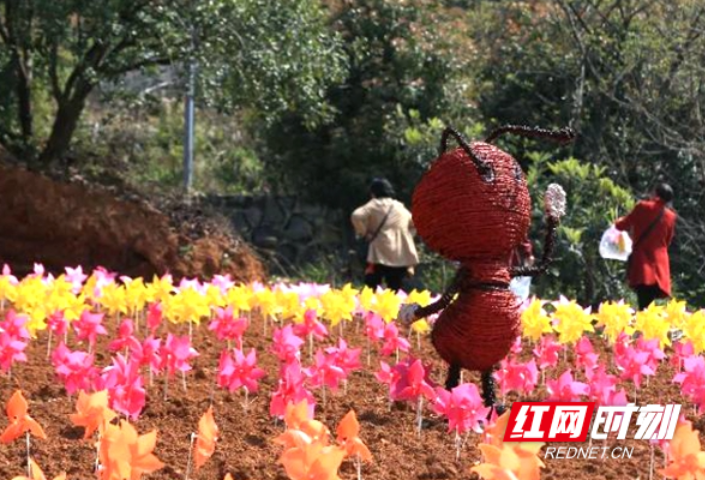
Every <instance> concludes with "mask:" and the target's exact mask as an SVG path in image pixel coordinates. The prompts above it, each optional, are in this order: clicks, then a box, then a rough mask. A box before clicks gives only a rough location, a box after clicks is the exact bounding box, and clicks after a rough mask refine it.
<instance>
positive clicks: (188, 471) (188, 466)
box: [184, 432, 198, 480]
mask: <svg viewBox="0 0 705 480" xmlns="http://www.w3.org/2000/svg"><path fill="white" fill-rule="evenodd" d="M190 437H191V443H190V445H189V447H188V460H187V461H186V474H185V475H184V480H188V477H189V475H191V468H192V466H193V442H194V441H195V440H196V438H197V437H198V435H197V434H195V433H193V432H191V435H190Z"/></svg>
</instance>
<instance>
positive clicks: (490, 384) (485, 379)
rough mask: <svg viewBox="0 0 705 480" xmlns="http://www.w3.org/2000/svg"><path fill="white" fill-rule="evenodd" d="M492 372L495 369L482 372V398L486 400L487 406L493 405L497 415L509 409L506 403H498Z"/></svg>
mask: <svg viewBox="0 0 705 480" xmlns="http://www.w3.org/2000/svg"><path fill="white" fill-rule="evenodd" d="M492 373H493V370H485V371H484V372H482V399H483V400H484V401H485V406H486V407H492V408H494V409H495V411H496V412H497V415H502V414H503V413H504V412H505V411H506V410H507V409H506V408H505V406H504V405H501V404H497V397H496V395H495V389H494V383H495V382H494V377H493V376H492ZM490 413H491V412H490Z"/></svg>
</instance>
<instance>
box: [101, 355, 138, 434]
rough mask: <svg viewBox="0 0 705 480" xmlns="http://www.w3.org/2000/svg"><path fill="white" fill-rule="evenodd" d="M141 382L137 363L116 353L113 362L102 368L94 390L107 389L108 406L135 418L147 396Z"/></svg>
mask: <svg viewBox="0 0 705 480" xmlns="http://www.w3.org/2000/svg"><path fill="white" fill-rule="evenodd" d="M143 383H144V382H143V380H142V376H141V375H140V373H139V365H138V363H137V362H136V361H131V362H128V361H127V359H125V357H123V356H122V355H120V354H118V355H117V356H115V357H113V364H112V365H110V366H109V367H106V368H104V369H103V372H102V374H101V376H100V379H99V380H98V381H97V382H96V390H108V394H109V398H110V408H112V409H113V410H115V411H116V412H119V413H122V414H123V415H126V416H128V417H130V418H131V419H133V420H137V418H138V417H139V415H140V413H141V412H142V409H143V408H144V405H145V399H146V397H147V394H146V392H145V390H144V384H143Z"/></svg>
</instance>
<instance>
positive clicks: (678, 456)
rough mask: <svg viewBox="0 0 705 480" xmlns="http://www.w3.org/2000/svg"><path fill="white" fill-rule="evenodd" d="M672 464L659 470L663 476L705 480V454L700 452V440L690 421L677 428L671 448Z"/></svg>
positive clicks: (680, 424) (681, 423)
mask: <svg viewBox="0 0 705 480" xmlns="http://www.w3.org/2000/svg"><path fill="white" fill-rule="evenodd" d="M669 456H670V459H671V463H669V464H668V466H667V467H666V468H665V469H662V470H659V473H661V475H663V476H665V477H668V478H677V479H679V480H680V479H701V478H705V452H701V451H700V438H698V432H697V430H693V424H692V423H691V422H689V421H684V422H680V423H679V424H678V426H677V427H676V433H675V434H674V435H673V439H672V440H671V444H670V448H669Z"/></svg>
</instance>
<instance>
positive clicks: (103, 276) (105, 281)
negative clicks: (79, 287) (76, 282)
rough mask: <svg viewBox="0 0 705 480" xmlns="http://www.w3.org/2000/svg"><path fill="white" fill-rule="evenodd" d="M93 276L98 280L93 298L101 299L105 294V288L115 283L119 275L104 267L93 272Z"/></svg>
mask: <svg viewBox="0 0 705 480" xmlns="http://www.w3.org/2000/svg"><path fill="white" fill-rule="evenodd" d="M93 276H94V277H95V279H96V283H95V289H94V290H93V296H94V297H95V298H100V297H101V295H102V294H103V288H105V287H106V286H108V285H111V284H113V283H115V278H116V277H117V274H116V273H113V272H109V271H107V270H106V269H105V268H104V267H98V268H96V269H95V270H93Z"/></svg>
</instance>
